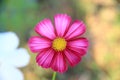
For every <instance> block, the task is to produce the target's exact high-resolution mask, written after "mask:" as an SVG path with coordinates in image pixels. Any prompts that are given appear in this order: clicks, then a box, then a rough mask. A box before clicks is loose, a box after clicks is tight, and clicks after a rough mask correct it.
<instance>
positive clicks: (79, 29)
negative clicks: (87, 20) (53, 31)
mask: <svg viewBox="0 0 120 80" xmlns="http://www.w3.org/2000/svg"><path fill="white" fill-rule="evenodd" d="M85 29H86V27H85V24H84V23H83V22H82V21H78V20H76V21H75V22H74V23H73V24H72V26H71V27H70V28H69V29H68V31H67V33H66V35H65V38H66V39H67V40H69V39H71V38H75V37H77V36H80V35H82V34H83V33H84V32H85Z"/></svg>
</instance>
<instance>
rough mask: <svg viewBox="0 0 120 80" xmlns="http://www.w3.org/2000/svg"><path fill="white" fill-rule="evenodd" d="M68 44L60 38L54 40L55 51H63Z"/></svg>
mask: <svg viewBox="0 0 120 80" xmlns="http://www.w3.org/2000/svg"><path fill="white" fill-rule="evenodd" d="M66 45H67V42H66V40H65V39H64V38H61V37H58V38H56V39H54V40H53V42H52V48H53V49H54V50H55V51H63V50H64V49H65V48H66Z"/></svg>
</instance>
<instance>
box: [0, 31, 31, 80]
mask: <svg viewBox="0 0 120 80" xmlns="http://www.w3.org/2000/svg"><path fill="white" fill-rule="evenodd" d="M18 45H19V39H18V37H17V35H16V34H15V33H13V32H5V33H0V80H24V77H23V74H22V72H21V71H20V70H19V69H18V68H21V67H24V66H26V65H27V64H28V63H29V60H30V56H29V54H28V52H27V50H26V49H24V48H17V47H18Z"/></svg>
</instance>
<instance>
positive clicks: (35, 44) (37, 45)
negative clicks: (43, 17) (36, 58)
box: [29, 36, 51, 52]
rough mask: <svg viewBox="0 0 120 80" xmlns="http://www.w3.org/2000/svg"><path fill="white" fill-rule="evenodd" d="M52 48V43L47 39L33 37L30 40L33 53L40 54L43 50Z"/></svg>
mask: <svg viewBox="0 0 120 80" xmlns="http://www.w3.org/2000/svg"><path fill="white" fill-rule="evenodd" d="M50 46H51V41H50V40H48V39H45V38H40V37H38V36H35V37H31V38H30V39H29V47H30V50H31V51H32V52H40V51H41V50H43V49H46V48H49V47H50Z"/></svg>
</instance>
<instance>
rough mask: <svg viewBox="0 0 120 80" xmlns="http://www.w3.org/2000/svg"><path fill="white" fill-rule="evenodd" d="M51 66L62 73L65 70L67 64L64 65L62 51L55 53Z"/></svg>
mask: <svg viewBox="0 0 120 80" xmlns="http://www.w3.org/2000/svg"><path fill="white" fill-rule="evenodd" d="M51 68H52V69H53V70H55V71H57V72H60V73H63V72H65V71H66V70H67V68H68V66H67V65H66V61H65V57H64V56H63V53H56V55H55V56H54V60H53V63H52V66H51Z"/></svg>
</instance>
